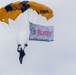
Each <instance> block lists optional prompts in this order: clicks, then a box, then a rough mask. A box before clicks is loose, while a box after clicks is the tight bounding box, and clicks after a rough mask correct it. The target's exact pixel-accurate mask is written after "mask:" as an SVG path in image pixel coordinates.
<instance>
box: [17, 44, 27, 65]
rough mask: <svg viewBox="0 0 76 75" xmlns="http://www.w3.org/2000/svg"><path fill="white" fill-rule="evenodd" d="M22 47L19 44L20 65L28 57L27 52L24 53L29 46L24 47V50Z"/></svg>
mask: <svg viewBox="0 0 76 75" xmlns="http://www.w3.org/2000/svg"><path fill="white" fill-rule="evenodd" d="M20 46H21V45H20V44H19V45H18V48H17V51H18V52H19V61H20V64H22V61H23V57H24V56H25V55H26V54H25V52H24V50H25V47H27V44H25V45H24V49H22V47H21V48H20ZM19 48H20V49H19Z"/></svg>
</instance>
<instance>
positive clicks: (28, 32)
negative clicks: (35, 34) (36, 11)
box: [26, 10, 30, 44]
mask: <svg viewBox="0 0 76 75" xmlns="http://www.w3.org/2000/svg"><path fill="white" fill-rule="evenodd" d="M28 13H29V14H30V10H28V11H27V25H26V43H27V44H28V41H29V34H30V31H29V18H30V17H29V16H30V15H29V14H28Z"/></svg>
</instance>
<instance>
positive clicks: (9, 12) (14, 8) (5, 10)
mask: <svg viewBox="0 0 76 75" xmlns="http://www.w3.org/2000/svg"><path fill="white" fill-rule="evenodd" d="M28 9H32V10H34V11H36V12H37V13H38V14H40V15H42V16H44V17H45V18H46V19H47V20H49V19H51V18H52V17H53V11H52V9H51V8H49V7H47V6H45V5H43V4H40V3H37V2H34V1H22V2H20V1H18V2H15V3H10V4H8V5H6V6H5V7H2V8H0V21H2V22H5V23H8V19H9V18H10V19H13V20H15V19H16V18H17V17H18V16H19V15H20V14H21V13H23V12H25V11H26V10H28ZM25 17H26V16H25Z"/></svg>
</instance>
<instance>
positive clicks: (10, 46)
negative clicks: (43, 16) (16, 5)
mask: <svg viewBox="0 0 76 75" xmlns="http://www.w3.org/2000/svg"><path fill="white" fill-rule="evenodd" d="M15 1H18V0H3V1H2V0H0V7H3V6H5V5H7V4H9V3H11V2H15ZM33 1H36V2H40V3H43V4H45V5H47V6H49V7H50V8H52V9H53V12H54V17H53V18H52V19H51V20H50V22H48V25H52V26H54V41H53V42H39V41H29V43H28V45H29V46H28V48H26V50H25V51H26V56H25V58H24V61H23V64H22V65H20V64H19V61H18V53H17V51H16V48H17V45H16V43H15V40H14V39H13V38H12V37H11V36H10V35H9V34H8V32H7V31H6V30H5V28H4V27H5V26H3V25H4V24H3V23H0V74H1V75H25V74H26V75H76V34H75V32H76V10H75V9H76V1H75V0H70V1H69V0H63V1H61V0H33Z"/></svg>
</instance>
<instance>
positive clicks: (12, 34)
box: [9, 26, 18, 45]
mask: <svg viewBox="0 0 76 75" xmlns="http://www.w3.org/2000/svg"><path fill="white" fill-rule="evenodd" d="M9 29H10V32H11V34H12V36H13V39H14V40H15V42H16V44H17V45H18V41H17V39H16V38H15V35H14V34H13V32H12V30H11V27H10V26H9Z"/></svg>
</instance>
